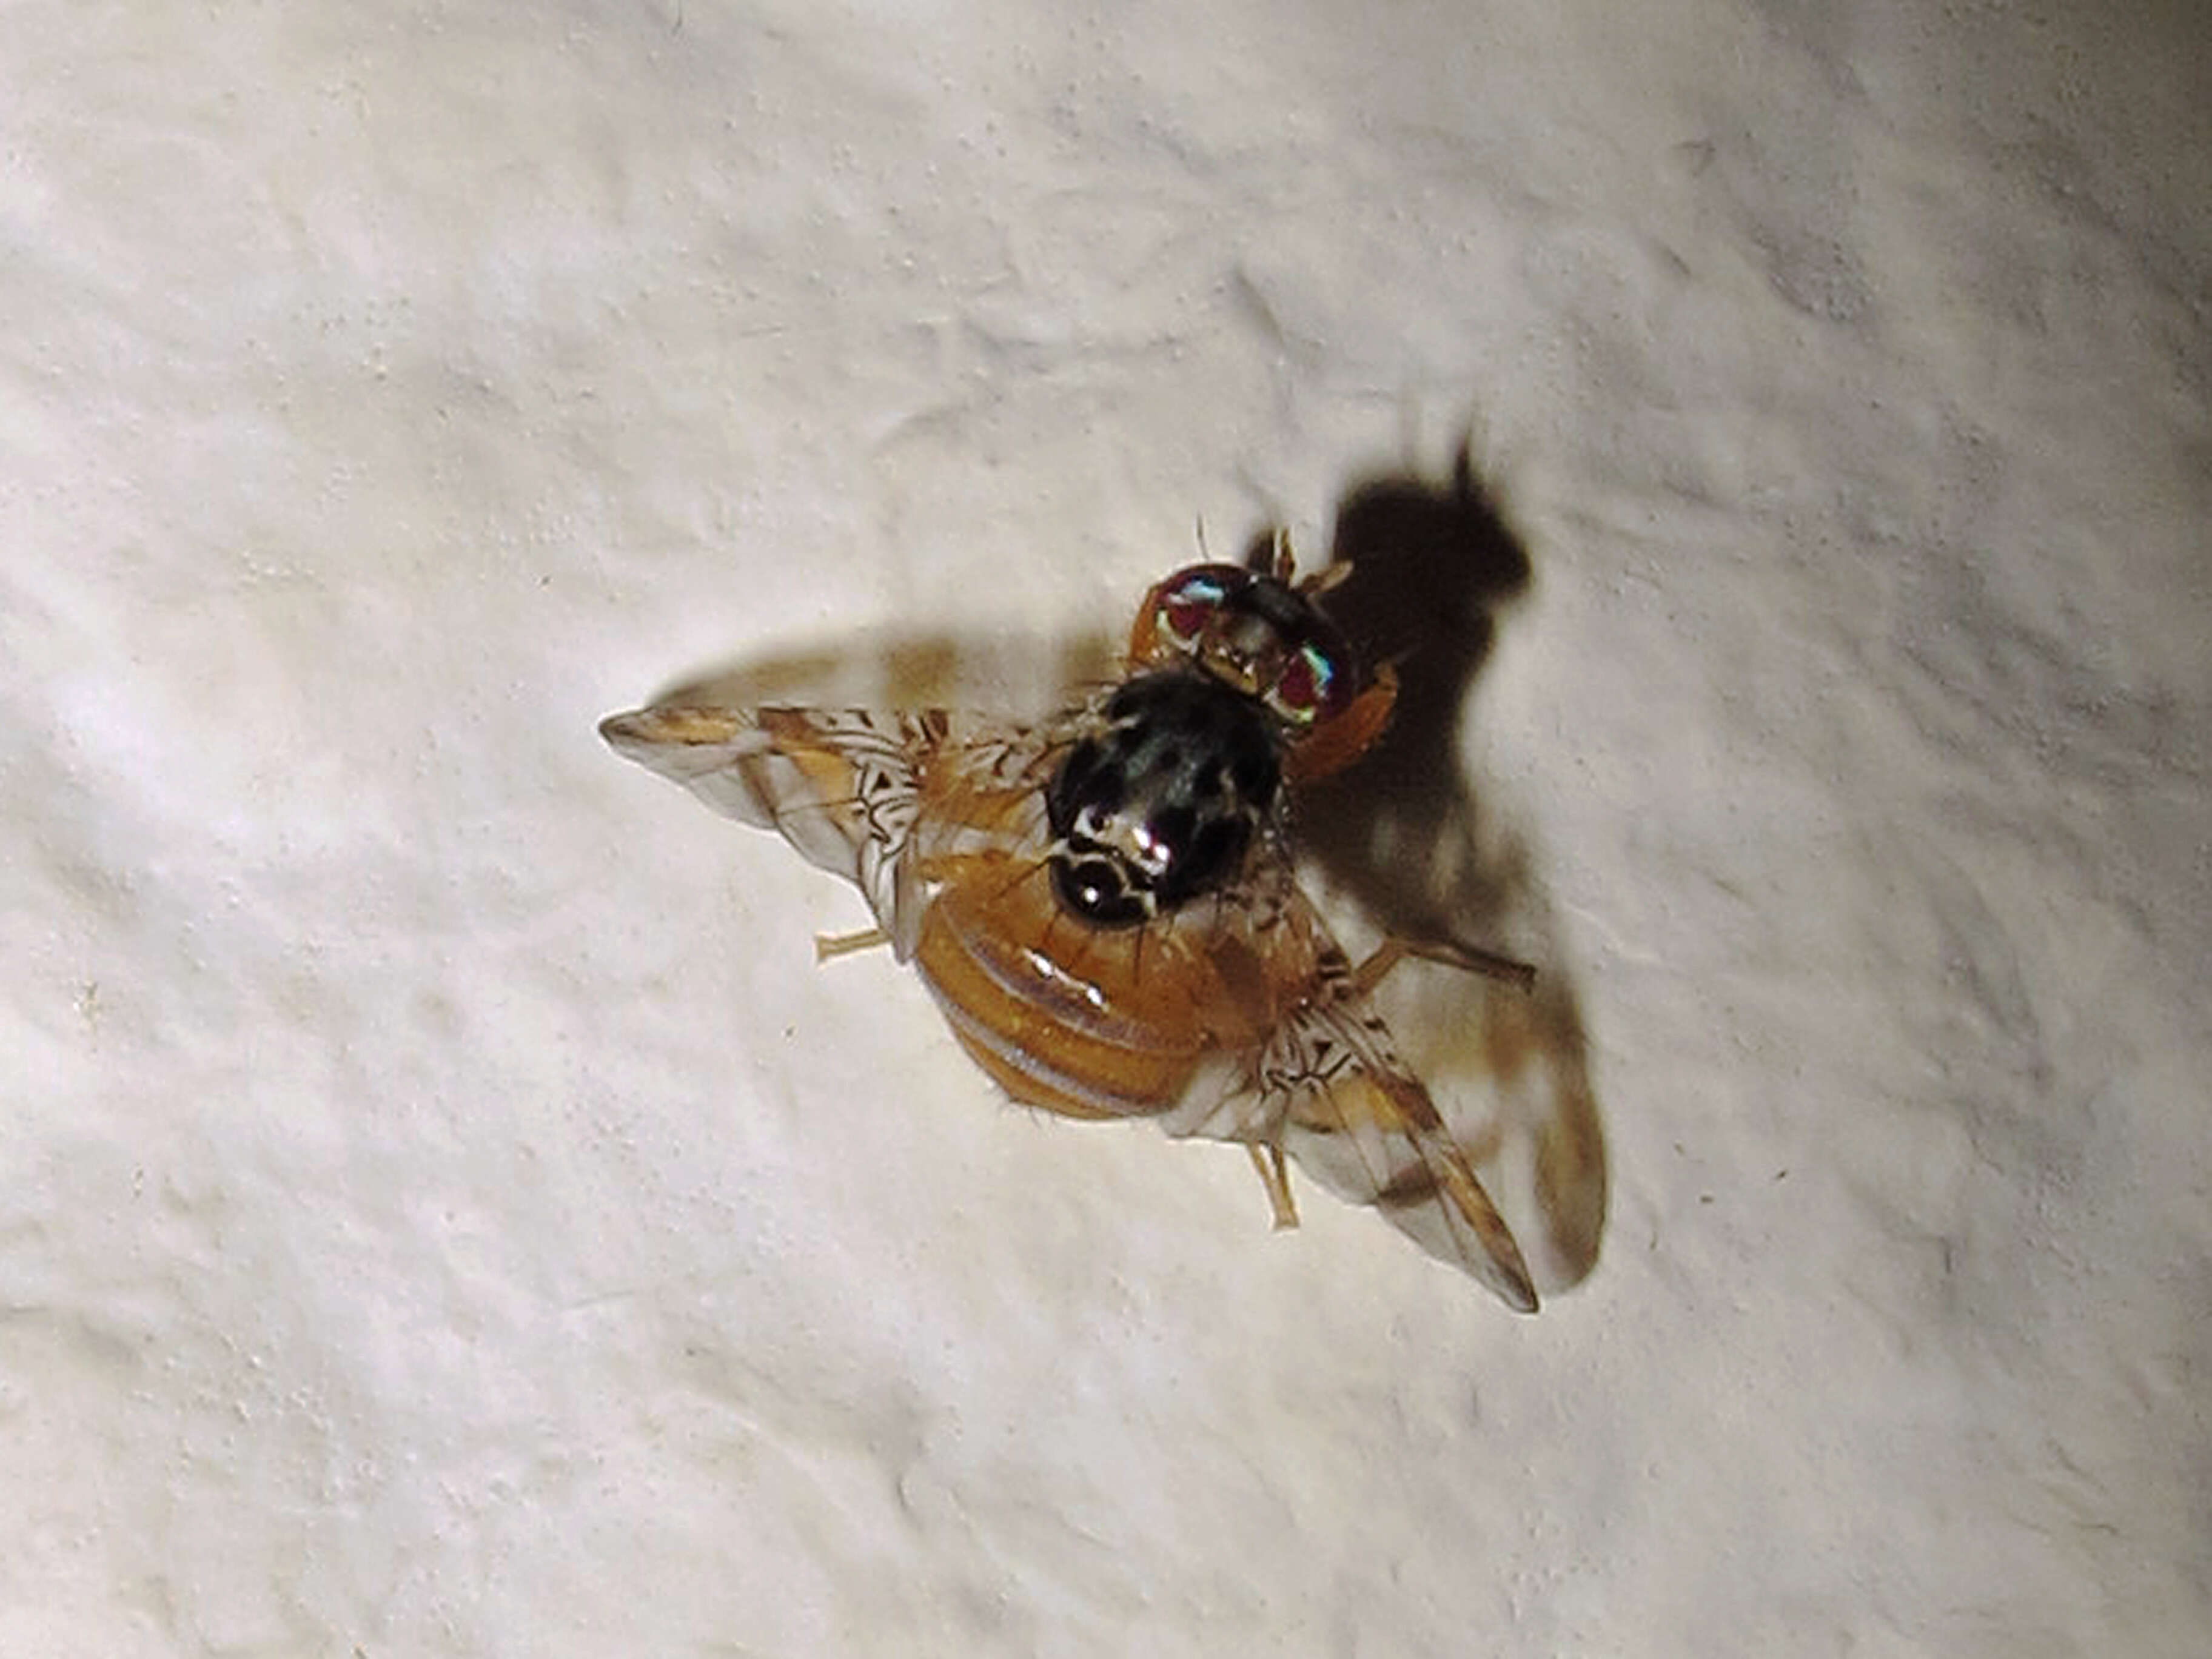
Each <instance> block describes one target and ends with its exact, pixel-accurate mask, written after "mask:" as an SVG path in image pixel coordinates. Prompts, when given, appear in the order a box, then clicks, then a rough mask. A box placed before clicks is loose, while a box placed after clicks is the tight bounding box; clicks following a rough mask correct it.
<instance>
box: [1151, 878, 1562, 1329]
mask: <svg viewBox="0 0 2212 1659" xmlns="http://www.w3.org/2000/svg"><path fill="white" fill-rule="evenodd" d="M1263 888H1264V891H1263V890H1262V889H1263ZM1251 899H1252V902H1250V903H1249V904H1248V905H1247V906H1246V907H1244V915H1245V921H1244V924H1243V927H1244V930H1245V931H1246V933H1248V937H1247V938H1246V939H1243V941H1240V942H1239V943H1238V944H1237V945H1236V946H1235V947H1234V950H1235V953H1236V954H1237V955H1238V956H1240V957H1248V958H1249V959H1250V960H1253V961H1255V962H1257V963H1261V964H1262V971H1263V972H1264V973H1266V974H1267V976H1268V977H1269V978H1271V979H1272V980H1273V981H1274V982H1275V994H1276V996H1277V999H1278V1004H1279V1007H1280V1008H1281V1010H1282V1012H1281V1014H1280V1017H1279V1019H1278V1020H1277V1022H1276V1024H1275V1025H1274V1029H1273V1036H1271V1037H1270V1038H1269V1039H1268V1041H1267V1043H1266V1044H1265V1046H1264V1047H1263V1048H1261V1049H1260V1051H1259V1052H1258V1053H1257V1054H1256V1055H1253V1056H1250V1057H1249V1058H1248V1060H1246V1062H1245V1063H1243V1064H1241V1065H1239V1066H1235V1067H1233V1068H1229V1069H1227V1070H1226V1071H1222V1070H1220V1069H1217V1071H1216V1072H1215V1073H1214V1075H1213V1079H1212V1083H1211V1085H1208V1083H1206V1081H1203V1080H1202V1081H1201V1083H1200V1085H1199V1086H1198V1087H1197V1088H1196V1089H1195V1090H1194V1092H1193V1095H1192V1097H1190V1098H1189V1099H1188V1100H1187V1101H1186V1102H1185V1103H1184V1104H1183V1105H1182V1108H1180V1109H1178V1111H1177V1113H1176V1115H1175V1116H1174V1118H1172V1119H1171V1120H1170V1123H1169V1128H1170V1132H1171V1133H1178V1134H1200V1135H1206V1136H1209V1137H1211V1138H1212V1139H1218V1140H1231V1141H1240V1142H1243V1144H1244V1145H1246V1146H1249V1147H1250V1148H1252V1149H1253V1151H1254V1158H1255V1163H1256V1164H1259V1166H1260V1170H1261V1176H1262V1178H1263V1179H1264V1180H1266V1181H1267V1185H1268V1189H1269V1194H1270V1196H1271V1198H1272V1199H1273V1200H1274V1203H1275V1206H1276V1211H1277V1215H1278V1218H1279V1221H1281V1222H1283V1223H1285V1224H1291V1223H1294V1222H1295V1220H1296V1212H1295V1210H1294V1209H1293V1208H1292V1206H1291V1200H1290V1194H1289V1189H1288V1187H1287V1185H1286V1184H1285V1181H1284V1178H1283V1174H1282V1169H1281V1158H1282V1157H1283V1155H1284V1154H1288V1155H1289V1156H1290V1157H1291V1158H1293V1159H1295V1160H1296V1161H1297V1164H1298V1167H1299V1168H1300V1169H1302V1170H1304V1171H1305V1173H1306V1174H1307V1175H1308V1176H1310V1177H1312V1178H1313V1179H1314V1180H1315V1181H1317V1182H1320V1183H1321V1185H1322V1186H1323V1187H1326V1188H1328V1190H1329V1191H1331V1192H1333V1193H1334V1194H1336V1195H1337V1196H1338V1197H1340V1198H1341V1199H1344V1200H1346V1201H1348V1202H1350V1203H1353V1204H1362V1205H1370V1206H1373V1207H1374V1208H1376V1209H1377V1210H1379V1211H1381V1212H1382V1213H1383V1215H1384V1216H1385V1217H1387V1218H1389V1220H1390V1222H1391V1223H1392V1224H1393V1225H1395V1226H1396V1227H1398V1228H1399V1230H1400V1231H1403V1232H1404V1233H1406V1234H1407V1235H1408V1236H1409V1237H1412V1238H1413V1240H1414V1242H1415V1243H1419V1245H1420V1246H1421V1247H1422V1248H1423V1249H1425V1250H1427V1251H1428V1252H1429V1253H1430V1254H1431V1255H1435V1256H1437V1257H1438V1258H1439V1259H1440V1260H1443V1261H1448V1262H1450V1263H1452V1264H1454V1265H1455V1266H1457V1267H1462V1268H1464V1269H1466V1270H1467V1271H1468V1273H1472V1274H1474V1277H1475V1278H1477V1279H1480V1280H1481V1281H1482V1282H1483V1284H1485V1285H1488V1286H1489V1287H1490V1289H1491V1290H1492V1291H1494V1292H1496V1294H1497V1295H1498V1297H1500V1298H1501V1299H1502V1300H1503V1301H1504V1302H1505V1303H1506V1304H1508V1305H1509V1306H1510V1307H1512V1308H1514V1309H1516V1310H1519V1311H1520V1312H1522V1313H1533V1312H1534V1311H1535V1309H1536V1291H1535V1286H1534V1283H1533V1282H1532V1280H1531V1279H1530V1277H1529V1273H1528V1264H1527V1262H1526V1261H1524V1260H1523V1259H1522V1253H1521V1248H1520V1246H1519V1244H1518V1243H1516V1241H1515V1239H1514V1237H1513V1233H1512V1231H1511V1229H1510V1228H1509V1227H1508V1226H1507V1225H1506V1224H1505V1221H1504V1218H1503V1217H1502V1216H1500V1215H1499V1213H1498V1208H1497V1206H1496V1205H1494V1204H1493V1203H1492V1201H1491V1199H1490V1194H1488V1193H1487V1192H1486V1191H1485V1190H1484V1189H1483V1185H1482V1182H1481V1181H1480V1179H1479V1178H1478V1177H1477V1176H1476V1175H1475V1171H1474V1159H1473V1158H1470V1157H1469V1155H1468V1148H1467V1147H1466V1146H1463V1145H1462V1141H1461V1139H1460V1138H1459V1137H1458V1136H1457V1135H1456V1134H1455V1133H1454V1131H1453V1130H1452V1128H1451V1127H1450V1126H1449V1125H1448V1124H1447V1123H1446V1122H1445V1121H1444V1120H1443V1115H1442V1114H1441V1113H1439V1112H1438V1110H1437V1105H1436V1103H1435V1101H1434V1100H1432V1099H1431V1097H1430V1095H1429V1091H1428V1090H1427V1089H1426V1088H1425V1086H1424V1085H1422V1083H1421V1080H1420V1079H1419V1078H1418V1077H1416V1076H1414V1075H1413V1072H1412V1071H1411V1070H1410V1069H1409V1068H1408V1067H1407V1065H1406V1062H1405V1061H1404V1060H1402V1059H1401V1058H1400V1056H1399V1053H1398V1049H1397V1046H1396V1044H1395V1042H1393V1041H1392V1039H1391V1036H1390V1032H1389V1028H1388V1027H1387V1026H1386V1025H1384V1024H1383V1019H1382V1017H1381V1016H1380V1015H1379V1014H1377V1013H1376V1012H1375V1010H1374V1007H1373V1006H1372V1005H1371V1003H1370V1000H1369V997H1368V993H1367V989H1366V987H1364V985H1363V983H1362V982H1361V979H1360V975H1359V973H1358V970H1356V969H1353V968H1352V965H1351V964H1350V963H1349V962H1348V961H1347V960H1346V957H1345V955H1344V952H1343V951H1342V949H1341V948H1340V946H1339V945H1337V943H1336V941H1335V940H1334V939H1333V938H1332V937H1331V936H1330V934H1329V932H1328V924H1327V923H1325V922H1324V921H1322V918H1321V915H1320V914H1319V913H1318V912H1317V911H1316V910H1315V909H1314V908H1313V905H1312V903H1311V902H1310V900H1308V899H1307V898H1306V896H1305V895H1304V893H1302V892H1300V891H1299V890H1298V889H1297V884H1296V883H1295V882H1294V881H1292V880H1291V878H1290V875H1289V872H1287V870H1285V871H1282V872H1279V873H1273V872H1261V875H1260V876H1259V877H1258V878H1257V882H1256V884H1255V888H1254V890H1253V892H1252V894H1251ZM1270 1160H1272V1162H1270Z"/></svg>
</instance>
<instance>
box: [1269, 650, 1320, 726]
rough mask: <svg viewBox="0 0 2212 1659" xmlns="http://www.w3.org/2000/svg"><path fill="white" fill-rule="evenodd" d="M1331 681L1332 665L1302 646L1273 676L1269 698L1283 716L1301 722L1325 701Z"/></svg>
mask: <svg viewBox="0 0 2212 1659" xmlns="http://www.w3.org/2000/svg"><path fill="white" fill-rule="evenodd" d="M1335 683H1336V666H1335V665H1334V663H1332V662H1330V661H1329V659H1328V657H1327V655H1325V654H1324V653H1322V652H1321V651H1320V650H1318V649H1316V647H1313V646H1310V645H1308V646H1303V647H1300V648H1299V650H1298V652H1297V655H1295V656H1293V657H1292V658H1291V659H1290V660H1289V661H1288V662H1286V663H1285V664H1284V665H1283V671H1282V672H1281V673H1280V674H1279V675H1277V676H1276V677H1275V684H1274V688H1273V696H1271V698H1270V701H1271V702H1273V705H1274V707H1275V710H1276V712H1277V713H1278V714H1281V715H1282V716H1283V717H1284V718H1285V719H1286V720H1293V721H1296V722H1297V724H1299V725H1304V724H1306V723H1308V722H1310V720H1312V719H1313V717H1314V715H1315V714H1316V712H1317V711H1318V710H1319V709H1320V708H1322V705H1323V704H1325V703H1326V702H1328V700H1329V692H1330V690H1331V688H1332V687H1333V686H1334V684H1335Z"/></svg>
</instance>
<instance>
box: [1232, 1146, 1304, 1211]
mask: <svg viewBox="0 0 2212 1659" xmlns="http://www.w3.org/2000/svg"><path fill="white" fill-rule="evenodd" d="M1244 1152H1245V1155H1246V1156H1247V1157H1248V1158H1250V1159H1251V1160H1252V1167H1253V1169H1254V1170H1257V1171H1258V1172H1259V1176H1260V1184H1261V1186H1262V1187H1265V1188H1267V1204H1268V1207H1269V1208H1271V1209H1273V1211H1274V1212H1275V1230H1276V1231H1278V1232H1280V1231H1282V1230H1283V1229H1284V1228H1285V1227H1295V1226H1297V1225H1298V1205H1297V1200H1296V1199H1294V1198H1292V1197H1291V1177H1290V1172H1289V1171H1288V1170H1285V1168H1284V1166H1283V1149H1282V1148H1281V1147H1279V1146H1261V1144H1260V1143H1259V1142H1257V1141H1253V1140H1248V1141H1246V1142H1245V1143H1244Z"/></svg>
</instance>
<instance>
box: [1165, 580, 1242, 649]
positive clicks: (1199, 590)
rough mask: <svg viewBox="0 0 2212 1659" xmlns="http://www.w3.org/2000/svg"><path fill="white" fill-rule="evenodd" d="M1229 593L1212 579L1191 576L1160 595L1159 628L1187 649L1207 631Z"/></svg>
mask: <svg viewBox="0 0 2212 1659" xmlns="http://www.w3.org/2000/svg"><path fill="white" fill-rule="evenodd" d="M1227 597H1228V590H1227V588H1225V586H1223V585H1222V583H1221V582H1220V580H1218V578H1216V577H1214V576H1212V575H1204V574H1193V575H1190V576H1187V577H1185V578H1184V579H1183V580H1182V581H1180V582H1178V583H1177V584H1176V586H1173V587H1171V588H1170V589H1169V590H1168V591H1167V592H1164V593H1163V594H1162V595H1160V603H1159V612H1158V615H1159V626H1160V628H1161V629H1162V630H1164V632H1165V633H1166V634H1167V635H1168V637H1169V638H1170V639H1172V640H1174V641H1176V642H1177V643H1178V644H1181V645H1188V644H1190V643H1191V642H1192V641H1194V640H1196V639H1197V638H1198V636H1199V635H1201V634H1203V633H1204V632H1205V631H1206V623H1208V622H1209V621H1210V620H1212V617H1213V613H1214V612H1215V611H1218V610H1220V609H1221V602H1222V600H1223V599H1225V598H1227Z"/></svg>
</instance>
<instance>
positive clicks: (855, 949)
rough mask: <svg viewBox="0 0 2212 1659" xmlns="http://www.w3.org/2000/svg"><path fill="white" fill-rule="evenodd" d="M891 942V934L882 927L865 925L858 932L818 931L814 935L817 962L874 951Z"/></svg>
mask: <svg viewBox="0 0 2212 1659" xmlns="http://www.w3.org/2000/svg"><path fill="white" fill-rule="evenodd" d="M890 942H891V936H890V934H889V933H885V932H884V930H883V929H882V928H880V927H864V928H862V929H861V930H860V932H859V933H817V934H816V935H815V936H814V960H815V961H816V962H817V963H821V962H830V961H834V960H835V959H836V958H837V957H849V956H854V955H856V954H857V953H859V952H860V951H872V950H874V949H875V948H876V946H878V945H889V944H890Z"/></svg>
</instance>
